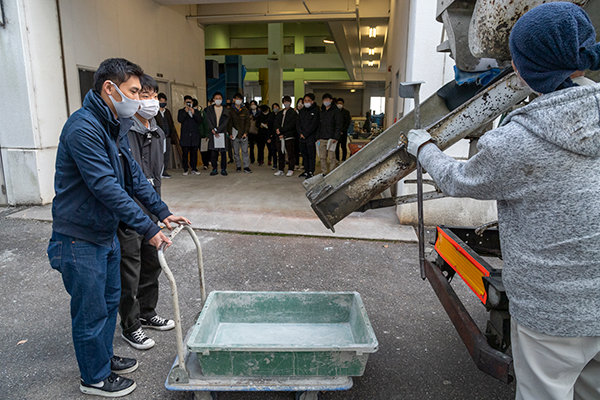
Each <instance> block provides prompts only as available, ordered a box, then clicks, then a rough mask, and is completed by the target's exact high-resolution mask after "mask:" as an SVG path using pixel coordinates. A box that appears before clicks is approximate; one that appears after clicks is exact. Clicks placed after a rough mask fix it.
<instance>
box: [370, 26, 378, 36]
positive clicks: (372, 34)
mask: <svg viewBox="0 0 600 400" xmlns="http://www.w3.org/2000/svg"><path fill="white" fill-rule="evenodd" d="M369 37H370V38H376V37H377V27H376V26H373V27H371V28H369Z"/></svg>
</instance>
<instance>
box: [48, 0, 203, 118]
mask: <svg viewBox="0 0 600 400" xmlns="http://www.w3.org/2000/svg"><path fill="white" fill-rule="evenodd" d="M59 4H60V13H61V21H62V29H63V40H64V44H65V46H64V47H65V64H66V73H67V86H68V91H69V106H70V109H71V112H73V111H75V110H77V109H78V108H79V107H80V106H81V101H80V97H81V96H80V94H79V77H78V67H87V68H92V69H95V68H97V67H98V65H99V64H100V63H101V62H102V60H104V59H106V58H109V57H124V58H127V59H129V60H131V61H133V62H135V63H138V64H140V65H141V66H142V68H144V70H145V71H146V72H147V73H148V74H150V75H152V76H154V77H156V74H158V73H160V74H162V75H163V79H165V80H167V81H169V82H176V83H181V84H185V85H191V86H196V87H198V96H199V97H198V98H199V99H204V98H206V78H205V65H204V59H205V58H204V29H203V28H202V27H200V26H198V24H197V22H196V21H195V20H186V18H185V15H187V14H190V13H194V12H195V7H192V6H171V7H166V6H161V5H159V4H157V3H155V2H154V1H152V0H127V1H122V0H87V1H81V0H60V1H59ZM159 26H162V29H159Z"/></svg>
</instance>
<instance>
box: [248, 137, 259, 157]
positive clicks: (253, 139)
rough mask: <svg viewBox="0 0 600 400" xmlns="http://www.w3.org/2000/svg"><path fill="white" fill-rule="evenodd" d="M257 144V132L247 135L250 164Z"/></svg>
mask: <svg viewBox="0 0 600 400" xmlns="http://www.w3.org/2000/svg"><path fill="white" fill-rule="evenodd" d="M257 145H258V134H249V135H248V155H249V156H250V164H254V161H256V158H257V157H256V156H255V155H254V148H255V147H257Z"/></svg>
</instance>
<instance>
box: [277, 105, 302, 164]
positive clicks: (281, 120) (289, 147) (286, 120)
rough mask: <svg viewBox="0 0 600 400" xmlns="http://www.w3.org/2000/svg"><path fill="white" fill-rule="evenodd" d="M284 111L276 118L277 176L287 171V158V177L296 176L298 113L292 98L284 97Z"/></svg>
mask: <svg viewBox="0 0 600 400" xmlns="http://www.w3.org/2000/svg"><path fill="white" fill-rule="evenodd" d="M282 103H283V110H282V111H280V112H279V114H277V116H276V117H275V133H276V135H277V139H278V141H277V143H276V144H277V152H278V156H277V158H278V159H279V160H278V161H279V163H278V170H277V172H275V175H277V176H280V175H283V172H284V169H285V156H286V155H287V158H288V172H287V174H286V175H287V176H292V175H294V168H295V167H296V150H295V148H294V140H295V139H296V122H297V121H298V113H296V110H294V109H293V108H292V98H291V97H290V96H283V101H282Z"/></svg>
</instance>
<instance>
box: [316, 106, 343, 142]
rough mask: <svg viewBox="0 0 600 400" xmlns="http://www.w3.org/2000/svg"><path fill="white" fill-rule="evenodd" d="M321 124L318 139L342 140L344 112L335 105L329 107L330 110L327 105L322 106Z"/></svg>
mask: <svg viewBox="0 0 600 400" xmlns="http://www.w3.org/2000/svg"><path fill="white" fill-rule="evenodd" d="M320 121H321V125H320V127H319V135H318V136H317V139H325V140H329V139H335V140H340V133H341V132H342V113H341V112H340V110H338V108H337V107H336V106H335V105H332V106H331V107H329V110H327V109H326V108H325V106H322V107H321V118H320Z"/></svg>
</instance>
